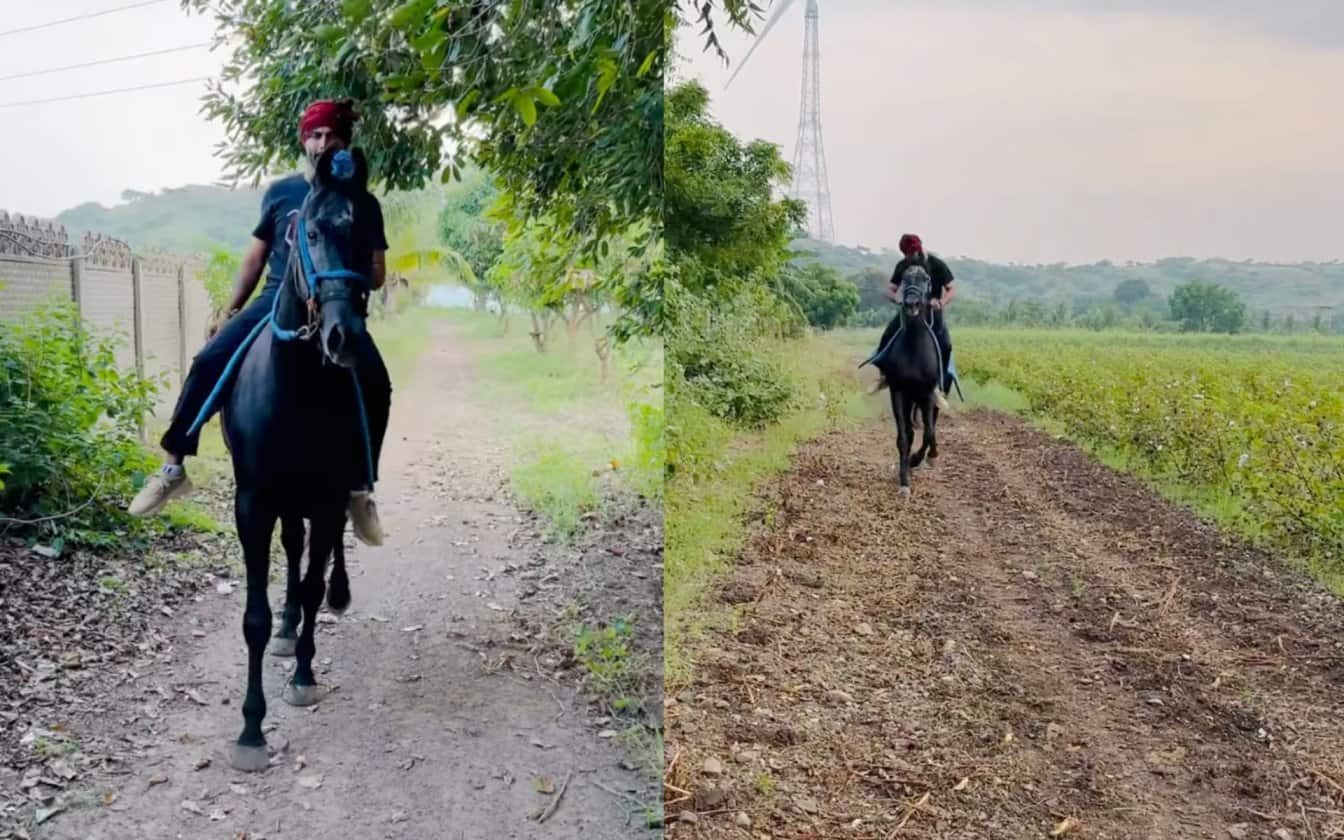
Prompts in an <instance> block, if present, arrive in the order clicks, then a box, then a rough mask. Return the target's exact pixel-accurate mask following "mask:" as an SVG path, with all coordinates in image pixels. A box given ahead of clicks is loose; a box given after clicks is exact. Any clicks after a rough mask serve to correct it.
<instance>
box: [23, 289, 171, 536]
mask: <svg viewBox="0 0 1344 840" xmlns="http://www.w3.org/2000/svg"><path fill="white" fill-rule="evenodd" d="M116 346H117V342H116V341H115V340H114V339H112V338H110V337H107V336H101V335H95V334H93V333H91V332H90V331H89V330H87V329H86V328H85V327H84V326H83V325H82V324H81V322H80V320H79V317H78V314H77V311H76V309H75V307H74V305H73V304H71V303H66V302H62V303H55V304H51V305H47V306H44V307H42V308H40V309H38V310H36V311H34V312H33V313H32V314H30V315H28V316H27V317H25V318H23V319H22V320H19V321H17V322H14V323H7V324H5V325H0V473H3V474H4V480H3V484H0V516H4V517H7V518H10V519H18V520H24V521H26V522H33V521H34V520H43V521H41V522H39V523H35V524H34V526H33V527H35V528H36V530H37V533H39V534H42V535H46V536H51V535H56V536H61V537H64V538H65V539H66V540H67V541H74V542H83V543H88V544H95V543H106V542H107V541H108V540H110V539H111V538H112V536H111V535H115V534H118V533H120V534H122V535H125V534H128V533H131V532H133V531H134V530H135V529H136V528H138V527H141V526H142V523H141V521H140V520H131V519H129V518H128V517H127V516H125V514H124V513H123V510H122V508H123V506H124V505H125V503H126V498H127V496H128V494H130V493H131V492H133V491H134V489H135V487H136V486H137V485H138V484H139V483H140V482H142V481H143V479H144V476H145V474H146V472H147V471H148V470H151V469H153V468H154V460H153V458H151V457H150V455H149V454H148V453H147V452H145V450H144V449H143V447H142V446H141V445H140V441H139V437H138V426H139V420H140V418H141V417H142V416H143V414H144V413H145V412H148V411H149V409H150V407H151V405H152V403H153V399H154V394H155V392H156V390H157V388H156V386H155V383H153V382H152V381H150V380H147V379H144V378H141V377H139V376H137V375H136V374H135V373H134V372H133V371H130V372H126V371H121V370H119V369H118V367H117V363H116V356H115V350H116ZM137 523H141V524H137Z"/></svg>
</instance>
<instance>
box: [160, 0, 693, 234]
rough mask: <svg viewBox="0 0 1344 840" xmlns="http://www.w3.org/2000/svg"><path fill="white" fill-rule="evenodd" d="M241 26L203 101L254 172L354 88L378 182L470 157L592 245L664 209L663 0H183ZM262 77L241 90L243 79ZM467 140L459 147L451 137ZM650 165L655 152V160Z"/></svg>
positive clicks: (244, 171) (277, 159) (234, 153)
mask: <svg viewBox="0 0 1344 840" xmlns="http://www.w3.org/2000/svg"><path fill="white" fill-rule="evenodd" d="M182 5H183V6H184V7H185V8H191V9H195V10H196V11H199V12H205V11H207V10H212V11H213V12H214V14H215V17H216V20H217V21H218V24H219V26H218V34H219V35H220V36H221V37H227V38H230V39H235V43H237V45H238V46H237V47H236V48H235V50H234V52H233V54H232V57H231V60H230V62H229V64H228V65H227V66H226V68H225V71H224V78H223V80H222V84H219V85H215V86H213V88H212V90H211V92H210V94H209V95H208V96H207V101H206V106H205V112H206V113H207V114H208V115H210V116H212V117H215V118H218V119H219V120H220V121H221V122H222V123H223V124H224V126H225V128H226V130H227V132H228V135H229V138H230V142H229V143H228V144H227V145H226V146H225V147H224V155H225V159H226V160H227V162H228V164H229V165H230V166H231V167H232V169H233V173H234V175H235V176H237V177H240V178H252V177H255V176H257V175H259V174H260V173H263V172H265V171H268V170H269V169H271V168H273V167H274V166H276V165H277V164H281V165H284V164H287V163H288V162H289V161H291V160H293V159H294V158H295V156H296V155H298V153H299V141H298V120H299V115H300V114H301V112H302V110H303V108H304V107H305V106H306V105H307V104H308V103H309V102H310V101H312V100H314V99H322V98H341V97H346V98H350V99H353V100H354V101H355V103H356V108H357V110H358V111H359V112H360V113H361V114H362V119H361V121H360V123H359V127H358V132H359V135H360V140H359V143H360V145H361V146H362V147H363V148H364V149H365V151H366V152H367V153H368V155H369V158H370V163H371V165H372V169H373V172H374V177H375V179H376V180H377V181H380V182H382V183H383V184H385V185H387V186H388V187H391V188H395V189H413V188H417V187H420V186H422V185H423V184H424V183H425V182H426V181H427V180H428V179H430V178H432V177H434V176H435V175H436V174H438V173H440V172H441V171H442V172H443V177H444V178H448V177H451V175H452V174H453V173H458V172H460V171H461V170H462V169H463V167H464V165H465V161H466V159H467V157H468V156H471V157H473V158H474V159H475V160H476V161H477V162H478V163H480V164H481V165H483V166H484V167H486V168H487V169H489V170H490V171H492V172H495V173H496V174H497V175H498V176H499V178H500V179H501V183H502V186H503V188H504V189H505V190H507V191H508V192H510V193H511V194H513V196H514V197H515V199H516V201H517V203H518V206H519V207H520V208H521V209H522V210H523V213H522V214H521V215H522V216H523V217H532V216H535V215H539V214H541V213H542V212H545V213H549V214H552V215H553V216H555V217H556V218H557V219H558V220H560V221H561V222H562V223H564V224H565V225H566V226H568V227H572V228H574V229H576V230H579V231H581V232H583V233H584V234H587V235H590V236H589V238H588V239H587V241H588V242H590V243H593V244H594V245H595V243H596V242H597V241H598V240H600V239H601V238H602V237H603V236H605V235H606V234H607V233H610V232H612V231H613V230H619V229H622V228H624V227H626V226H627V225H628V224H629V223H630V222H631V221H632V220H635V219H639V218H646V217H652V216H654V215H656V214H657V212H658V211H659V209H660V208H659V207H658V196H660V195H661V193H662V170H661V167H659V166H657V165H656V162H658V161H661V160H662V136H663V133H662V119H663V112H662V73H663V54H664V51H663V42H664V37H665V29H666V26H667V23H668V20H669V16H670V10H669V9H668V8H667V7H666V4H664V3H661V2H655V0H634V2H629V1H628V0H515V2H502V0H460V1H459V2H452V0H410V2H401V0H340V2H321V3H319V2H311V3H309V2H305V3H294V2H288V0H182ZM249 75H252V76H254V77H255V78H257V79H260V80H261V81H260V82H259V83H257V84H254V85H250V86H247V87H244V88H243V89H242V90H241V92H236V91H235V90H234V89H233V83H235V82H240V81H241V80H242V79H243V78H244V77H246V76H249ZM451 145H455V146H456V149H455V150H454V151H452V152H451V153H449V152H448V151H447V149H448V148H449V147H450V146H451ZM651 164H653V165H651Z"/></svg>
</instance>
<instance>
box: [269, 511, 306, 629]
mask: <svg viewBox="0 0 1344 840" xmlns="http://www.w3.org/2000/svg"><path fill="white" fill-rule="evenodd" d="M304 541H305V533H304V528H303V518H302V517H298V516H295V517H289V516H286V517H282V518H281V520H280V544H281V545H283V546H284V548H285V559H286V560H287V561H288V569H287V570H286V574H285V606H284V609H283V610H281V612H280V630H279V632H277V633H276V634H275V641H274V644H272V645H271V655H272V656H293V655H294V645H295V644H296V643H297V642H298V638H299V620H300V619H302V618H303V594H302V590H301V589H300V586H299V573H300V566H299V564H300V562H301V561H302V560H303V544H304Z"/></svg>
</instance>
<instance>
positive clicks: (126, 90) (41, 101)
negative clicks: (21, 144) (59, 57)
mask: <svg viewBox="0 0 1344 840" xmlns="http://www.w3.org/2000/svg"><path fill="white" fill-rule="evenodd" d="M208 81H210V77H209V76H198V77H196V78H194V79H179V80H178V81H176V82H159V83H158V84H152V85H137V86H135V87H128V88H117V89H115V90H98V91H93V92H92V93H76V94H74V95H72V96H53V97H49V98H47V99H28V100H25V101H23V102H0V108H18V107H19V106H21V105H43V104H46V103H48V102H65V101H68V100H71V99H88V98H89V97H93V96H111V95H112V94H114V93H130V92H132V91H137V90H150V89H152V88H165V87H173V86H175V85H189V84H191V83H193V82H208Z"/></svg>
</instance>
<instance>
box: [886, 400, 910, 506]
mask: <svg viewBox="0 0 1344 840" xmlns="http://www.w3.org/2000/svg"><path fill="white" fill-rule="evenodd" d="M891 413H892V414H893V415H895V417H896V447H897V450H898V451H899V453H900V455H899V459H900V460H899V461H898V466H897V476H898V478H899V480H900V485H901V486H900V494H901V495H902V496H908V495H910V441H911V436H912V434H913V430H912V429H911V428H910V412H909V411H908V409H907V406H906V401H905V397H904V396H903V395H902V394H901V393H900V392H899V391H897V390H895V389H892V392H891Z"/></svg>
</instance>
